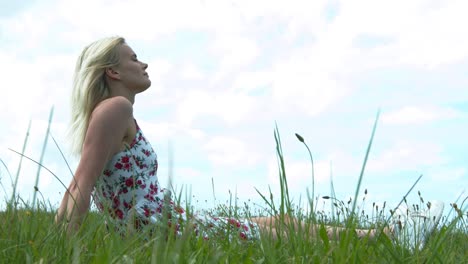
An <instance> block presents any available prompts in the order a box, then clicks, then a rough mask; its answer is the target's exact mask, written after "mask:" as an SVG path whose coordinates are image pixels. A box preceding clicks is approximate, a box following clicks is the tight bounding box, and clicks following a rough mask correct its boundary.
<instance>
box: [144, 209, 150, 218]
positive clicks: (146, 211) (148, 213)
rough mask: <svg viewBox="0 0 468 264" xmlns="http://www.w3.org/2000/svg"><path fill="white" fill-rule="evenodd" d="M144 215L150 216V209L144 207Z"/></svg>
mask: <svg viewBox="0 0 468 264" xmlns="http://www.w3.org/2000/svg"><path fill="white" fill-rule="evenodd" d="M144 210H145V216H146V217H148V216H150V210H149V209H148V208H145V209H144Z"/></svg>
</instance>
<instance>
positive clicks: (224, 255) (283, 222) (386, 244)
mask: <svg viewBox="0 0 468 264" xmlns="http://www.w3.org/2000/svg"><path fill="white" fill-rule="evenodd" d="M377 119H378V116H377V118H376V122H375V124H374V128H373V131H372V136H371V139H370V141H369V144H368V147H367V150H366V155H365V159H364V163H363V166H362V170H361V173H360V175H359V178H358V181H357V187H356V190H355V191H356V192H355V196H354V197H353V198H351V199H350V200H348V201H341V200H339V199H337V196H336V194H335V193H334V190H333V182H332V181H331V182H330V185H331V189H332V190H331V194H330V196H326V197H325V198H328V199H329V200H330V201H331V202H332V211H331V213H330V212H325V211H320V210H318V209H317V204H316V203H315V202H316V200H317V199H316V198H317V197H314V196H315V190H314V188H315V186H314V174H313V159H312V154H311V152H310V149H309V147H308V146H307V144H305V140H304V138H303V137H302V136H299V135H297V134H296V137H297V138H298V139H299V140H300V141H301V142H302V143H304V144H305V146H306V147H307V150H308V152H309V157H310V159H311V165H312V186H311V187H312V191H311V196H309V197H308V199H309V201H308V202H309V204H310V205H311V208H310V210H309V211H308V212H304V211H303V210H302V209H301V208H300V201H299V203H298V204H294V203H293V202H292V200H291V198H290V195H289V189H288V181H287V174H286V164H285V161H284V154H283V150H282V143H281V138H280V133H279V129H278V128H277V127H276V129H275V131H274V138H275V143H276V155H277V157H278V179H279V182H280V192H279V193H278V195H279V196H278V197H277V196H276V195H277V194H276V193H274V192H272V191H271V190H270V191H269V192H268V193H262V192H260V191H258V190H257V192H258V194H259V195H260V197H261V198H262V199H263V201H264V204H265V209H263V210H260V209H255V208H254V207H252V206H251V205H249V204H247V203H246V204H244V205H243V206H240V205H238V204H237V199H236V197H235V194H234V197H232V194H231V196H230V197H231V199H230V200H229V201H227V202H226V203H225V204H223V203H220V204H217V205H215V206H214V208H212V209H210V210H207V212H205V213H209V214H212V215H219V216H226V217H235V218H249V217H252V216H276V215H277V216H278V217H279V219H280V221H279V222H278V223H276V224H275V226H272V229H270V230H274V231H265V232H263V233H262V235H261V238H260V239H258V240H254V241H241V240H237V239H232V238H229V234H218V235H215V234H213V235H212V236H210V239H209V240H205V239H203V237H202V236H196V235H195V233H194V232H193V230H192V229H191V227H190V226H189V225H187V226H186V227H185V228H184V232H183V234H182V235H181V236H179V237H176V236H174V235H173V232H171V230H168V229H167V228H162V227H155V228H147V229H144V230H142V231H140V232H131V231H129V232H128V234H126V235H125V236H121V235H120V234H118V233H116V232H112V231H109V230H108V229H107V228H106V223H105V221H106V218H107V217H109V216H108V215H105V214H102V213H97V212H95V211H91V212H90V213H89V214H88V216H87V217H86V218H85V220H84V224H83V225H82V228H81V229H80V230H79V231H78V233H77V234H76V235H73V236H69V235H67V234H66V233H65V232H64V229H63V228H62V227H61V226H57V225H55V224H54V221H53V219H54V214H55V208H53V207H52V206H51V205H50V204H48V201H47V199H46V197H41V199H37V205H36V204H34V201H33V206H31V202H29V201H23V200H22V199H21V197H19V196H18V195H16V184H14V188H13V195H12V197H11V199H9V200H8V201H6V203H7V206H6V207H5V208H6V210H5V211H4V212H0V221H1V223H0V263H466V260H467V259H468V244H467V243H466V241H468V224H467V221H468V213H467V210H466V205H465V202H466V200H467V199H466V198H464V197H462V198H460V200H458V201H454V202H453V203H451V204H450V208H451V210H450V212H449V214H448V215H446V216H445V217H444V219H443V221H441V222H442V224H441V228H440V229H437V230H436V231H435V233H434V234H433V235H432V236H431V239H430V240H429V241H428V243H427V244H426V246H425V247H424V248H423V249H422V250H419V249H416V250H415V251H412V250H410V249H409V248H407V247H406V246H405V245H404V244H402V243H399V242H395V241H393V240H392V239H391V238H389V237H388V236H386V235H384V234H382V233H380V235H378V236H376V237H375V238H373V239H372V238H369V237H363V238H359V237H358V236H356V234H355V232H354V231H353V230H354V228H356V227H359V228H374V229H377V230H383V228H384V227H388V226H389V224H390V218H389V216H390V215H391V213H392V210H393V208H387V207H386V204H385V203H384V205H383V207H382V208H379V206H378V205H376V204H375V203H374V204H373V206H372V210H371V212H366V211H364V207H365V203H366V197H367V192H368V191H367V190H364V192H362V191H361V189H360V183H361V180H362V178H363V175H364V171H365V164H366V160H367V159H368V156H369V153H370V149H371V145H372V140H373V137H374V134H375V129H376V126H377ZM28 134H29V129H28V133H27V135H28ZM26 142H27V140H25V144H26ZM54 142H55V140H54ZM17 153H18V154H19V155H20V156H21V157H23V156H24V151H23V152H17ZM26 158H28V157H26ZM28 159H30V158H28ZM37 163H39V164H40V162H37ZM40 166H43V165H42V164H40ZM45 169H46V170H48V169H47V168H45ZM19 170H20V168H18V171H17V175H19ZM48 172H50V173H52V172H51V171H50V170H48ZM56 179H57V180H60V179H59V178H56ZM15 182H16V180H15ZM415 184H416V183H415ZM62 185H63V183H62ZM212 185H213V196H214V183H212ZM63 186H64V188H65V185H63ZM413 187H414V185H413V186H411V187H410V188H409V191H408V192H410V191H411V190H412V189H413ZM362 194H364V195H363V198H362V199H361V198H360V197H361V196H362ZM406 195H407V194H406ZM406 195H405V196H404V197H402V203H408V202H407V201H406V199H405V198H406ZM181 196H182V193H181V192H180V193H179V195H178V196H177V197H178V198H179V199H180V197H181ZM419 197H420V200H419V201H418V202H417V203H416V204H415V205H414V206H419V207H423V206H424V205H425V201H424V199H423V197H422V195H421V194H420V193H419ZM359 199H361V202H359ZM278 201H279V204H277V203H278ZM13 205H15V206H13ZM408 206H413V204H410V203H408ZM185 207H186V209H187V211H188V212H192V205H191V204H190V203H187V204H186V205H185ZM288 216H293V217H295V218H296V219H297V222H298V223H299V225H298V226H295V224H294V223H293V222H291V221H287V219H288ZM316 225H317V226H319V227H320V228H318V229H317V230H316V231H317V232H314V233H313V234H311V233H310V232H309V231H310V229H311V227H312V226H316ZM326 225H331V226H337V227H338V226H339V227H347V228H348V230H349V232H344V233H342V235H340V236H339V237H338V238H337V239H335V240H331V239H330V238H329V236H328V235H327V230H326V227H325V226H326ZM163 226H164V225H163ZM273 228H274V229H273ZM229 232H230V231H229V230H228V231H227V233H229Z"/></svg>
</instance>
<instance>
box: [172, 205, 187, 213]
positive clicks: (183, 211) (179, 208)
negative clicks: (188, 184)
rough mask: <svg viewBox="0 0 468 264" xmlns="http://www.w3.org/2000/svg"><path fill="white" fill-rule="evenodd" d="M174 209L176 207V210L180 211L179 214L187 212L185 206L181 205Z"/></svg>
mask: <svg viewBox="0 0 468 264" xmlns="http://www.w3.org/2000/svg"><path fill="white" fill-rule="evenodd" d="M174 209H175V211H176V212H177V213H179V214H183V213H185V210H184V208H182V207H180V206H176V207H175V208H174Z"/></svg>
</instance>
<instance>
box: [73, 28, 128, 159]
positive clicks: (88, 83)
mask: <svg viewBox="0 0 468 264" xmlns="http://www.w3.org/2000/svg"><path fill="white" fill-rule="evenodd" d="M124 43H125V39H124V38H122V37H109V38H103V39H100V40H98V41H95V42H93V43H91V44H90V45H88V46H87V47H85V48H84V50H83V51H82V52H81V54H80V56H79V57H78V60H77V62H76V67H75V73H74V77H73V91H72V97H71V100H72V101H71V106H72V109H71V114H72V116H71V125H70V130H69V135H70V138H71V146H70V147H71V151H72V153H73V154H75V155H81V150H82V147H83V143H84V139H85V136H86V131H87V129H88V125H89V118H90V116H91V113H92V112H93V110H94V108H95V107H96V105H97V104H99V103H100V102H102V101H103V100H104V99H107V98H108V97H109V95H110V90H109V86H108V84H107V82H106V78H105V71H106V68H110V67H115V66H117V65H118V64H119V61H120V56H119V49H118V47H120V46H121V45H122V44H124Z"/></svg>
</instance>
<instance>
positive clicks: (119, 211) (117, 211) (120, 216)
mask: <svg viewBox="0 0 468 264" xmlns="http://www.w3.org/2000/svg"><path fill="white" fill-rule="evenodd" d="M115 215H116V216H117V217H118V218H119V219H123V212H122V210H120V209H116V210H115Z"/></svg>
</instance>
